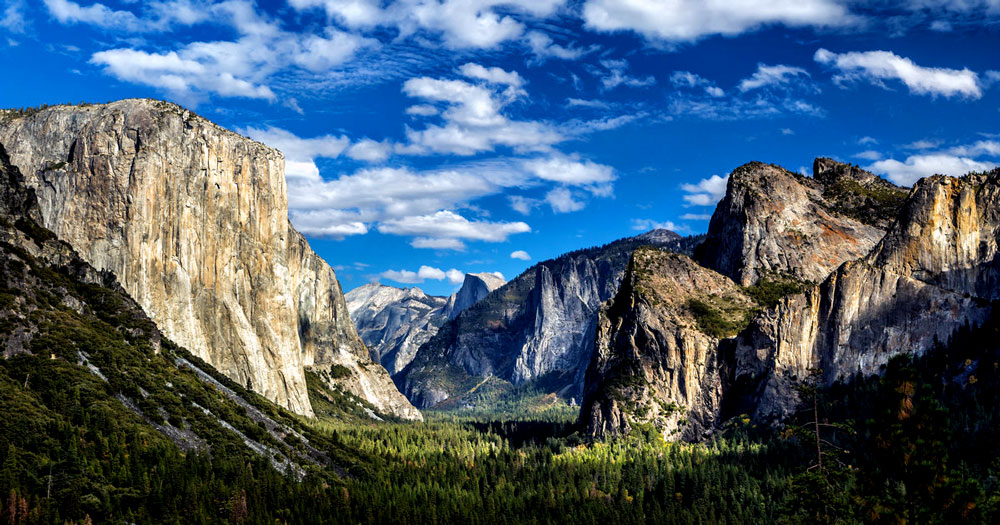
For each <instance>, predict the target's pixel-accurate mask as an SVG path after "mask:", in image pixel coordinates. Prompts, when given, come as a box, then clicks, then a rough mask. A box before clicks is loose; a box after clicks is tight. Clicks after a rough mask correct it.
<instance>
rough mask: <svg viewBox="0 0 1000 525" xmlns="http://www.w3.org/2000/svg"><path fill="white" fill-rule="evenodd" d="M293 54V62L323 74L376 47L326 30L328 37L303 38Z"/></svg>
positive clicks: (361, 39) (346, 35)
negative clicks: (363, 50) (368, 48)
mask: <svg viewBox="0 0 1000 525" xmlns="http://www.w3.org/2000/svg"><path fill="white" fill-rule="evenodd" d="M298 44H299V45H298V46H297V47H296V49H295V50H294V51H293V52H292V54H291V59H292V62H294V63H295V64H296V65H299V66H301V67H303V68H305V69H307V70H309V71H312V72H313V73H323V72H325V71H328V70H330V69H331V68H333V67H334V66H338V65H340V64H343V63H344V62H347V61H348V60H349V59H351V58H352V57H354V55H355V54H357V52H358V51H360V50H361V49H363V48H365V47H369V46H372V47H375V41H374V40H369V39H366V38H362V37H359V36H357V35H352V34H350V33H344V32H342V31H336V30H334V29H332V28H328V29H327V30H326V36H325V37H320V36H316V35H309V36H307V37H305V38H303V39H302V40H301V41H300V42H299V43H298Z"/></svg>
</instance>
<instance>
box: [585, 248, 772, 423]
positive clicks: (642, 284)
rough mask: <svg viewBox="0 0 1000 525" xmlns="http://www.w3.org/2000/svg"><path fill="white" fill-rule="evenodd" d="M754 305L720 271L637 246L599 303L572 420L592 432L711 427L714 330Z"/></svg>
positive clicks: (716, 364) (728, 329)
mask: <svg viewBox="0 0 1000 525" xmlns="http://www.w3.org/2000/svg"><path fill="white" fill-rule="evenodd" d="M755 307H756V304H755V303H754V302H753V301H752V300H751V299H750V298H748V297H747V296H746V295H744V294H743V291H742V289H741V288H740V287H739V286H738V285H737V284H736V283H735V282H733V281H732V279H729V278H728V277H726V276H723V275H721V274H719V273H717V272H715V271H712V270H709V269H707V268H704V267H702V266H699V265H698V264H696V263H695V262H694V261H692V260H691V259H690V258H689V257H687V256H685V255H679V254H673V253H666V252H663V251H661V250H656V249H649V248H640V249H638V250H636V251H635V253H634V254H633V255H632V260H631V262H630V263H629V268H628V272H627V273H626V275H625V278H624V280H623V281H622V285H621V288H620V289H619V291H618V295H617V296H615V298H614V300H613V301H611V302H609V304H608V305H606V306H605V307H604V308H603V309H602V310H601V315H600V316H599V318H598V322H597V337H596V344H595V349H594V355H593V358H592V360H591V362H590V366H589V368H588V370H587V379H586V383H585V385H586V386H585V390H584V396H583V403H582V405H581V409H580V421H581V423H582V424H583V425H584V428H585V429H586V431H587V432H588V433H589V434H591V435H595V436H600V437H604V436H609V435H616V434H621V433H627V432H629V431H630V430H632V429H633V428H634V427H635V426H637V425H638V426H642V425H652V427H653V428H655V429H656V431H657V432H659V433H660V434H661V435H663V436H664V437H665V438H666V439H685V440H689V441H690V440H695V439H698V438H701V437H703V436H704V435H706V434H707V433H710V432H711V431H712V430H713V429H714V428H715V426H716V423H717V419H718V417H719V413H720V407H721V402H722V379H721V377H720V373H719V372H720V359H719V352H718V349H719V341H720V337H725V336H727V335H730V336H731V335H733V334H734V333H735V331H736V330H738V329H739V327H742V326H743V325H744V324H745V323H746V320H748V319H749V316H750V314H751V313H752V312H753V309H754V308H755Z"/></svg>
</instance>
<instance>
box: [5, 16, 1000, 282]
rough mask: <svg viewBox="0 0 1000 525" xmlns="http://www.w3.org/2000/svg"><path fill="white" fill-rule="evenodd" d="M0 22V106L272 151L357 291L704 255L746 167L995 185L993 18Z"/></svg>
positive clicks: (310, 230)
mask: <svg viewBox="0 0 1000 525" xmlns="http://www.w3.org/2000/svg"><path fill="white" fill-rule="evenodd" d="M0 6H2V11H0V32H2V38H0V53H2V54H3V59H4V64H5V71H6V72H7V74H6V75H5V76H4V78H3V79H2V80H0V106H4V107H20V106H33V105H38V104H41V103H48V104H53V103H61V102H70V101H72V102H78V101H88V102H104V101H110V100H116V99H120V98H126V97H155V98H164V99H167V100H171V101H174V102H177V103H180V104H182V105H185V106H188V107H190V108H192V109H195V110H196V111H197V112H199V113H200V114H202V115H204V116H206V117H207V118H209V119H211V120H214V121H216V122H218V123H220V124H221V125H224V126H226V127H228V128H231V129H235V130H238V131H240V132H242V133H244V134H246V135H249V136H251V137H253V138H255V139H257V140H260V141H262V142H265V143H267V144H270V145H272V146H275V147H278V148H279V149H281V150H282V151H284V152H285V155H286V161H287V169H286V171H287V179H288V186H289V200H290V207H291V210H290V214H291V217H292V221H293V223H294V224H295V225H296V226H297V227H298V228H299V229H300V230H301V231H302V232H303V233H305V234H306V236H307V237H308V238H309V239H310V242H311V244H312V245H313V247H314V248H315V249H316V251H317V252H318V253H320V254H321V255H322V256H323V257H325V258H326V260H327V261H329V262H330V264H331V265H333V266H334V267H335V268H336V269H337V270H338V276H339V277H340V280H341V282H342V284H343V285H344V288H345V289H351V288H354V287H356V286H359V285H361V284H364V283H366V282H369V281H371V280H373V279H379V280H381V281H382V282H384V283H386V284H392V285H397V286H401V285H417V286H420V287H421V288H423V289H424V290H426V291H428V292H431V293H435V294H441V295H444V294H448V293H450V292H451V291H453V290H454V289H456V288H457V286H458V283H459V282H460V281H461V275H462V273H463V272H484V271H488V272H500V273H501V274H502V275H503V276H504V277H505V278H508V279H509V278H511V277H513V276H515V275H517V274H518V273H520V272H521V271H523V270H524V269H525V268H527V267H528V266H530V265H532V264H534V263H535V262H538V261H540V260H544V259H547V258H550V257H554V256H557V255H559V254H561V253H563V252H566V251H569V250H573V249H576V248H582V247H586V246H592V245H597V244H603V243H605V242H608V241H611V240H614V239H617V238H620V237H624V236H628V235H632V234H635V233H639V232H641V231H644V230H648V229H651V228H654V227H658V226H659V227H668V228H671V229H674V230H675V231H678V232H679V233H682V234H689V233H698V232H703V231H704V230H705V229H706V228H707V225H708V221H707V217H708V216H709V215H710V214H711V212H712V210H713V209H714V205H715V203H716V202H717V200H718V199H719V198H720V197H721V195H722V192H724V189H725V180H726V179H725V178H726V176H727V174H728V173H729V172H730V171H731V170H732V169H733V168H735V167H737V166H739V165H741V164H743V163H745V162H748V161H751V160H760V161H766V162H773V163H777V164H781V165H783V166H785V167H787V168H789V169H791V170H794V171H800V170H803V171H804V172H806V173H808V171H809V168H810V167H811V165H812V159H813V158H814V157H816V156H831V157H834V158H837V159H840V160H843V161H846V162H853V163H856V164H859V165H861V166H863V167H866V168H868V169H871V170H873V171H875V172H877V173H880V174H882V175H884V176H886V177H888V178H890V179H891V180H893V181H895V182H897V183H899V184H904V185H909V184H912V183H913V182H914V181H915V180H917V179H918V178H919V177H921V176H925V175H928V174H932V173H935V172H940V173H946V174H951V175H960V174H962V173H964V172H966V171H969V170H973V169H976V170H979V169H986V168H989V167H992V166H995V165H996V164H997V163H1000V126H998V125H997V122H998V118H1000V72H998V71H1000V58H998V50H1000V0H960V1H952V2H943V1H937V0H911V1H904V2H853V1H838V0H772V1H768V2H757V1H745V2H738V1H721V0H672V1H666V0H628V1H626V0H617V1H613V0H582V1H581V0H574V1H569V0H507V1H504V0H398V1H383V0H287V1H285V0H275V1H269V2H264V1H258V2H252V1H249V0H227V1H209V0H158V1H154V0H146V1H137V0H117V1H116V0H105V1H103V2H102V3H95V2H93V1H92V0H79V1H70V0H39V1H27V0H0Z"/></svg>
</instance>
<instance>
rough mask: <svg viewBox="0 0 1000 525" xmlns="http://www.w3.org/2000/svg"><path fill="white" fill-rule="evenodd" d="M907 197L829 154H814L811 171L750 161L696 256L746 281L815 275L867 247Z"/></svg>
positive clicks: (733, 179) (732, 179) (737, 173)
mask: <svg viewBox="0 0 1000 525" xmlns="http://www.w3.org/2000/svg"><path fill="white" fill-rule="evenodd" d="M905 196H906V191H905V190H904V189H902V188H898V187H896V186H893V185H892V184H890V183H888V182H886V181H884V180H883V179H880V178H878V177H876V176H874V175H872V174H870V173H866V172H863V171H861V170H859V169H857V168H853V167H850V166H848V165H843V164H840V163H836V162H835V161H831V160H829V159H817V160H816V162H815V164H814V177H813V178H809V177H805V176H802V175H800V174H797V173H792V172H790V171H788V170H786V169H784V168H782V167H780V166H775V165H772V164H763V163H760V162H751V163H749V164H745V165H743V166H740V167H738V168H736V169H735V170H733V172H732V173H731V174H730V176H729V182H728V186H727V187H726V196H725V197H724V198H723V199H722V201H721V202H719V204H718V206H717V207H716V209H715V213H714V214H712V219H711V222H710V223H709V228H708V236H707V238H706V239H705V243H704V244H703V245H702V246H701V247H700V248H699V255H698V259H699V261H701V262H702V264H704V265H705V266H707V267H709V268H712V269H713V270H716V271H718V272H719V273H721V274H723V275H727V276H729V277H731V278H733V279H734V280H736V281H737V282H738V283H740V284H742V285H751V284H754V283H756V282H757V281H759V280H760V279H763V278H775V277H791V278H795V279H799V280H803V281H810V282H818V281H820V280H822V279H824V278H826V276H827V275H829V274H830V272H831V271H833V269H835V268H836V267H838V266H840V265H841V264H842V263H844V262H846V261H851V260H854V259H857V258H859V257H862V256H864V255H865V254H867V253H868V252H869V250H871V248H872V247H873V246H875V243H877V242H878V241H879V239H881V238H882V235H884V234H885V227H886V225H887V222H888V221H887V219H886V217H890V216H891V217H894V216H895V213H896V211H897V210H898V208H899V206H900V205H901V204H902V201H903V199H904V198H905Z"/></svg>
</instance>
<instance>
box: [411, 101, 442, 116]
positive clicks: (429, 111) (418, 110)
mask: <svg viewBox="0 0 1000 525" xmlns="http://www.w3.org/2000/svg"><path fill="white" fill-rule="evenodd" d="M438 113H439V112H438V109H437V108H436V107H434V106H432V105H430V104H417V105H415V106H410V107H408V108H406V114H407V115H413V116H416V117H432V116H434V115H437V114H438Z"/></svg>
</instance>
